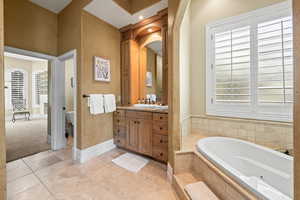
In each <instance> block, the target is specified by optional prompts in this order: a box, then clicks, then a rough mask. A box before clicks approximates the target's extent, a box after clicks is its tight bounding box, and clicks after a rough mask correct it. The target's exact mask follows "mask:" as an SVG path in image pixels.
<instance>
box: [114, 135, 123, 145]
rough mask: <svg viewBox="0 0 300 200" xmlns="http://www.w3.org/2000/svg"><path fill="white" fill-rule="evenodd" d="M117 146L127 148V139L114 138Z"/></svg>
mask: <svg viewBox="0 0 300 200" xmlns="http://www.w3.org/2000/svg"><path fill="white" fill-rule="evenodd" d="M114 143H115V145H117V146H119V147H125V146H126V139H125V138H121V137H115V138H114Z"/></svg>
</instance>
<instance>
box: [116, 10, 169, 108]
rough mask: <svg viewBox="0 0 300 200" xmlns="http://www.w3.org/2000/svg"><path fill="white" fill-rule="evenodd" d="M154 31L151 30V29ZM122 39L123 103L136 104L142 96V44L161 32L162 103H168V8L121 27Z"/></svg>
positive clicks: (124, 104)
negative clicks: (152, 35)
mask: <svg viewBox="0 0 300 200" xmlns="http://www.w3.org/2000/svg"><path fill="white" fill-rule="evenodd" d="M150 29H151V30H152V31H149V30H150ZM120 32H121V34H122V40H121V96H122V99H121V104H122V105H123V106H126V105H132V104H136V103H137V101H138V99H139V98H140V83H141V81H140V80H141V79H142V78H140V69H139V67H140V66H139V64H140V53H141V52H140V46H141V45H143V41H144V42H145V41H147V38H148V37H149V35H151V34H154V33H157V32H160V36H161V41H162V60H163V63H162V66H163V83H162V85H163V91H164V93H163V96H162V104H163V105H167V104H168V55H167V51H168V50H167V35H168V10H167V9H164V10H162V11H160V12H158V13H157V14H156V15H155V16H152V17H150V18H147V19H145V20H143V21H141V22H139V23H137V24H134V25H129V26H126V27H123V28H121V29H120Z"/></svg>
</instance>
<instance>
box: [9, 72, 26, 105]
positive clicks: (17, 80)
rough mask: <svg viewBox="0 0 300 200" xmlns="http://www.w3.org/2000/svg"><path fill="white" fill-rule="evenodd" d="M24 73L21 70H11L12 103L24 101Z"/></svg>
mask: <svg viewBox="0 0 300 200" xmlns="http://www.w3.org/2000/svg"><path fill="white" fill-rule="evenodd" d="M24 78H25V77H24V73H23V72H21V71H13V72H11V103H12V104H18V103H22V102H23V101H24V90H25V88H24V81H25V80H24Z"/></svg>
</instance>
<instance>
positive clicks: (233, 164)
mask: <svg viewBox="0 0 300 200" xmlns="http://www.w3.org/2000/svg"><path fill="white" fill-rule="evenodd" d="M197 150H198V152H200V153H201V155H203V156H204V157H206V158H207V159H208V160H209V161H211V162H212V163H213V164H215V165H216V166H217V167H218V168H219V169H221V170H222V171H224V172H225V173H226V174H227V175H228V176H230V177H231V178H232V179H234V180H236V181H237V182H238V183H240V184H241V185H243V186H245V187H246V188H247V189H248V190H250V191H251V192H253V193H254V194H255V195H256V196H258V197H260V198H262V199H269V200H292V198H293V177H294V176H293V158H292V157H291V156H287V155H285V154H282V153H279V152H277V151H274V150H271V149H269V148H266V147H263V146H260V145H256V144H254V143H252V142H246V141H244V140H239V139H233V138H228V137H227V138H226V137H207V138H205V139H202V140H200V141H199V142H198V143H197Z"/></svg>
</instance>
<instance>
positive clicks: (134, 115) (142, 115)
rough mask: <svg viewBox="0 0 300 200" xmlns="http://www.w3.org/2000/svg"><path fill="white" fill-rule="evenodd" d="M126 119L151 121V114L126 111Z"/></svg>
mask: <svg viewBox="0 0 300 200" xmlns="http://www.w3.org/2000/svg"><path fill="white" fill-rule="evenodd" d="M126 117H128V118H135V119H148V120H152V113H150V112H137V111H126Z"/></svg>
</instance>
